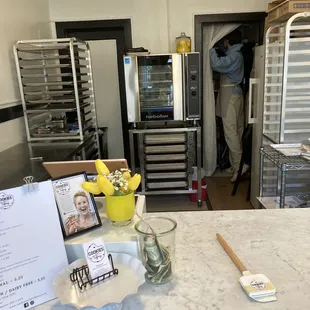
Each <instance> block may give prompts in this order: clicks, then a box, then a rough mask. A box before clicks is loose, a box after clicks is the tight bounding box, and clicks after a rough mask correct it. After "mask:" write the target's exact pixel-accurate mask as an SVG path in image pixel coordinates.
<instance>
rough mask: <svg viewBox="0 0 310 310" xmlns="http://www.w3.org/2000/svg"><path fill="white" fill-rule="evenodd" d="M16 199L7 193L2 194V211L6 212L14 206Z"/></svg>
mask: <svg viewBox="0 0 310 310" xmlns="http://www.w3.org/2000/svg"><path fill="white" fill-rule="evenodd" d="M13 204H14V197H13V195H7V194H6V193H3V192H2V193H1V194H0V209H2V210H6V209H9V208H11V207H12V206H13Z"/></svg>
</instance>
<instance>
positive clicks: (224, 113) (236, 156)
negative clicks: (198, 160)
mask: <svg viewBox="0 0 310 310" xmlns="http://www.w3.org/2000/svg"><path fill="white" fill-rule="evenodd" d="M241 48H242V44H236V45H233V46H232V47H230V48H229V49H228V51H227V56H225V57H218V55H217V53H216V51H215V50H214V49H212V50H211V51H210V58H211V66H212V68H213V70H215V71H217V72H220V73H221V83H220V90H219V94H218V98H217V105H216V114H217V115H218V116H221V117H222V120H223V127H224V134H225V140H226V143H227V145H228V148H229V160H230V163H231V166H232V168H233V170H234V171H238V169H239V164H240V160H241V156H242V134H243V130H244V108H243V93H242V89H241V87H240V86H239V84H240V83H241V82H242V80H243V75H244V63H243V56H242V53H241V51H240V50H241Z"/></svg>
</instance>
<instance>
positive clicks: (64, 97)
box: [14, 38, 100, 156]
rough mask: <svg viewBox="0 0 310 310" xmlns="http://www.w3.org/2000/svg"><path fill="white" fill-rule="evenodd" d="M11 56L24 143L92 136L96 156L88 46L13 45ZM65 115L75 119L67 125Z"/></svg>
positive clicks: (55, 42)
mask: <svg viewBox="0 0 310 310" xmlns="http://www.w3.org/2000/svg"><path fill="white" fill-rule="evenodd" d="M14 55H15V62H16V68H17V76H18V81H19V87H20V94H21V98H22V105H23V110H24V119H25V125H26V132H27V140H28V142H40V141H41V142H44V141H53V142H56V141H58V142H60V141H69V142H70V141H71V142H77V141H86V140H87V139H89V138H90V137H91V136H94V138H95V146H96V148H97V150H98V152H100V151H99V139H98V127H97V115H96V106H95V96H94V85H93V77H92V66H91V55H90V49H89V46H88V43H86V42H83V41H80V40H78V39H76V38H67V39H52V40H30V41H18V42H17V43H16V44H15V46H14ZM68 113H70V115H71V119H74V118H75V120H74V121H72V123H70V124H68V123H67V122H66V120H67V119H68V118H67V116H68ZM74 113H76V117H75V114H74ZM54 119H57V120H64V121H63V122H61V121H60V122H57V121H53V120H54ZM59 123H61V125H59ZM98 152H97V155H96V156H100V154H99V153H98Z"/></svg>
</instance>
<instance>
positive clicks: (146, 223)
mask: <svg viewBox="0 0 310 310" xmlns="http://www.w3.org/2000/svg"><path fill="white" fill-rule="evenodd" d="M176 228H177V223H176V222H175V221H174V220H172V219H170V218H167V217H149V218H145V219H141V220H140V221H139V222H137V223H136V225H135V229H136V231H137V233H138V236H139V248H140V254H141V257H142V263H143V265H144V267H145V269H146V274H145V280H146V281H147V282H149V283H151V284H155V285H159V284H164V283H167V282H169V281H170V280H171V279H172V276H173V272H174V264H175V230H176Z"/></svg>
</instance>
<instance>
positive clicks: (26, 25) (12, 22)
mask: <svg viewBox="0 0 310 310" xmlns="http://www.w3.org/2000/svg"><path fill="white" fill-rule="evenodd" d="M49 20H50V18H49V5H48V0H27V1H25V0H1V4H0V42H1V48H0V68H1V74H0V109H2V108H5V107H8V106H12V105H16V104H19V103H20V94H19V88H18V83H17V78H16V70H15V63H14V58H13V44H14V42H15V41H17V40H29V39H37V38H50V37H51V30H50V22H49ZM0 113H1V110H0ZM24 132H25V129H24V123H23V119H22V118H19V119H15V120H13V121H8V122H5V123H1V124H0V151H2V150H4V149H7V148H9V147H11V146H14V145H15V144H17V143H20V142H21V141H24V136H25V135H24Z"/></svg>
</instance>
